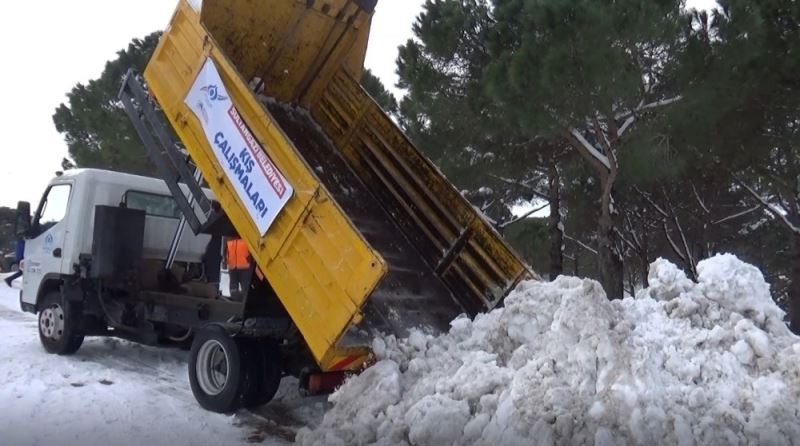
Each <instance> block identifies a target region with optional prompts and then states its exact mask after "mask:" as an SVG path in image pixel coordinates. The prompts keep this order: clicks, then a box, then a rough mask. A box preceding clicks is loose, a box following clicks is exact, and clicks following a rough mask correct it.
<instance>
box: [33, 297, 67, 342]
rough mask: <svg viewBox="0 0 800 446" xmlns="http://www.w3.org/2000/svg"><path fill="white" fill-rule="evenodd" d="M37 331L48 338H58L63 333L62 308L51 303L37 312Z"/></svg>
mask: <svg viewBox="0 0 800 446" xmlns="http://www.w3.org/2000/svg"><path fill="white" fill-rule="evenodd" d="M39 331H40V332H41V333H42V335H43V336H44V337H46V338H48V339H52V340H55V341H57V340H59V339H61V336H63V335H64V310H62V309H61V305H58V304H53V305H51V306H49V307H47V308H45V309H44V310H42V312H41V313H39Z"/></svg>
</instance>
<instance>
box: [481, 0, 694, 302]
mask: <svg viewBox="0 0 800 446" xmlns="http://www.w3.org/2000/svg"><path fill="white" fill-rule="evenodd" d="M494 7H495V8H494V17H495V19H496V25H495V26H494V27H493V30H492V32H491V33H490V35H489V39H488V48H489V52H490V53H491V55H492V59H493V60H494V62H493V63H492V64H491V66H490V67H489V69H488V70H487V79H488V81H487V83H488V85H489V86H490V91H491V93H492V94H493V96H494V97H495V98H496V99H498V100H500V101H502V102H503V103H504V104H505V108H506V109H507V110H513V111H515V112H516V113H515V116H514V118H515V119H516V120H517V121H518V122H519V123H520V126H521V128H523V129H525V130H526V132H527V134H528V135H529V136H531V137H535V136H538V137H541V136H544V137H548V138H554V137H561V138H564V139H566V140H567V141H568V142H569V145H570V146H571V147H572V148H573V149H574V150H575V151H576V152H577V153H579V154H580V155H581V156H582V157H583V158H584V159H585V160H586V162H587V163H588V164H589V165H590V166H591V167H592V170H593V172H594V174H595V175H596V176H597V177H598V179H599V189H600V191H599V192H600V193H599V196H600V209H599V212H598V214H599V215H598V227H597V241H598V249H597V251H598V254H599V258H600V263H599V266H600V272H601V280H602V283H603V285H604V287H605V289H606V292H607V293H608V295H609V297H612V298H620V297H622V295H623V268H622V256H621V253H620V252H619V240H618V235H617V234H618V230H619V221H618V220H619V214H618V212H616V209H615V201H614V189H615V185H616V181H617V179H618V177H619V175H620V170H621V169H622V168H623V167H624V165H623V160H624V158H625V156H626V155H627V153H628V152H643V151H651V150H653V149H654V148H656V147H655V146H654V144H653V142H654V140H653V139H652V138H648V137H646V136H645V135H644V134H643V133H644V132H645V131H646V128H644V127H643V126H641V128H640V125H639V123H640V121H641V120H642V119H644V118H646V117H648V116H654V115H655V116H657V115H658V114H659V113H663V110H664V109H665V108H666V107H668V106H669V105H671V104H673V103H675V102H677V101H679V100H680V95H679V94H677V92H675V91H674V89H673V88H672V87H673V86H672V85H671V74H672V73H671V70H672V67H673V62H674V60H675V58H676V54H677V53H678V51H679V49H680V43H681V42H680V38H679V37H680V29H681V28H680V24H681V19H682V13H681V8H680V7H681V2H679V1H672V0H649V1H643V0H495V1H494Z"/></svg>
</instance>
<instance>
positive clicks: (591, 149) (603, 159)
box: [569, 128, 611, 170]
mask: <svg viewBox="0 0 800 446" xmlns="http://www.w3.org/2000/svg"><path fill="white" fill-rule="evenodd" d="M569 133H570V135H571V136H572V137H573V138H575V139H576V140H577V141H578V143H580V145H581V147H582V148H583V150H584V151H585V152H586V153H587V154H589V155H590V156H591V157H592V158H594V159H595V160H597V161H598V162H599V163H600V164H602V165H603V166H605V167H606V169H609V170H610V169H611V163H610V162H609V161H608V157H607V156H605V155H603V154H602V153H600V151H599V150H597V148H596V147H595V146H593V145H592V144H591V143H590V142H589V141H587V140H586V138H584V137H583V135H582V134H581V132H579V131H578V129H575V128H572V129H570V130H569Z"/></svg>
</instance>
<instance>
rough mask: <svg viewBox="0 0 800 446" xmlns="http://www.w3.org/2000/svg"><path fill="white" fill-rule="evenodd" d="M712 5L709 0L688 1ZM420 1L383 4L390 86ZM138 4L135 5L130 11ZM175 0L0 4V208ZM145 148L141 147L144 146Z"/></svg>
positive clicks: (30, 183)
mask: <svg viewBox="0 0 800 446" xmlns="http://www.w3.org/2000/svg"><path fill="white" fill-rule="evenodd" d="M688 3H689V6H693V7H704V8H705V7H709V6H710V5H713V4H714V0H690V1H689V2H688ZM422 4H423V0H381V1H379V3H378V7H377V9H376V12H375V17H374V19H373V25H372V35H371V38H370V47H369V51H368V53H367V60H366V62H365V65H366V66H367V67H368V68H370V69H372V71H373V72H374V73H375V74H376V75H377V76H378V77H379V78H381V80H383V82H384V84H386V85H387V86H388V87H393V86H394V85H395V84H396V83H397V76H396V75H395V73H394V70H395V59H396V57H397V47H398V46H399V45H401V44H403V43H404V42H405V41H406V40H407V39H409V38H410V37H411V25H412V23H413V22H414V19H415V18H416V16H417V15H418V14H419V12H420V10H421V6H422ZM133 5H135V7H133ZM175 5H177V1H175V0H137V1H136V2H130V1H129V0H70V1H63V0H40V1H35V2H33V1H14V2H6V4H4V5H3V14H2V18H0V55H2V57H3V64H2V69H0V92H2V93H1V94H0V98H1V100H2V103H3V104H2V106H0V135H2V143H1V144H2V145H0V206H10V207H16V202H17V201H19V200H24V201H30V202H32V203H36V202H38V200H39V198H40V196H41V194H42V192H43V191H44V189H45V187H46V186H47V183H48V182H49V181H50V179H51V178H52V177H53V175H54V174H55V172H56V171H57V170H59V169H60V166H61V159H62V158H64V157H65V156H67V146H66V144H65V143H64V140H63V138H62V136H61V135H60V134H59V133H58V132H56V130H55V127H54V125H53V121H52V115H53V112H54V110H55V108H56V107H57V106H58V105H59V104H60V103H62V102H65V101H66V93H67V92H69V91H70V90H71V89H72V87H74V86H75V84H77V83H78V82H83V83H85V82H87V81H88V80H90V79H94V78H97V77H99V76H100V73H101V72H102V71H103V67H104V66H105V63H106V61H107V60H109V59H112V58H114V56H115V53H116V52H117V51H119V50H120V49H122V48H124V47H126V46H127V45H128V43H129V42H130V40H131V39H132V38H134V37H142V36H145V35H147V34H149V33H150V32H152V31H155V30H159V29H164V28H165V26H166V25H167V24H168V23H169V19H170V17H171V16H172V12H173V10H174V9H175ZM142 150H144V149H142Z"/></svg>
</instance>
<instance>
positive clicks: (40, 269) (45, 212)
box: [22, 183, 72, 305]
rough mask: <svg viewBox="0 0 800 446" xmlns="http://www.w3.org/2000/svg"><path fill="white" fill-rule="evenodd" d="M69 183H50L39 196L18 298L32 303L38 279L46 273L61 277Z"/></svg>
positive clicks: (38, 283)
mask: <svg viewBox="0 0 800 446" xmlns="http://www.w3.org/2000/svg"><path fill="white" fill-rule="evenodd" d="M71 194H72V184H70V183H56V184H52V185H51V186H50V187H49V188H48V189H47V192H45V194H44V197H42V201H41V203H39V207H38V208H37V210H36V214H35V215H34V217H33V222H32V223H31V228H30V231H29V233H28V237H27V240H26V241H25V254H24V257H23V258H24V265H23V271H22V301H23V302H25V303H29V304H32V305H35V304H36V297H37V294H38V292H39V288H40V286H41V284H42V281H43V280H45V278H47V277H58V278H60V277H61V274H63V273H64V271H63V262H62V255H63V250H64V241H65V240H66V237H67V235H68V233H69V231H68V230H67V221H68V219H67V218H66V217H67V212H68V210H69V203H70V195H71Z"/></svg>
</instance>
